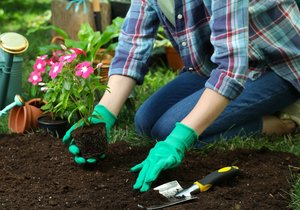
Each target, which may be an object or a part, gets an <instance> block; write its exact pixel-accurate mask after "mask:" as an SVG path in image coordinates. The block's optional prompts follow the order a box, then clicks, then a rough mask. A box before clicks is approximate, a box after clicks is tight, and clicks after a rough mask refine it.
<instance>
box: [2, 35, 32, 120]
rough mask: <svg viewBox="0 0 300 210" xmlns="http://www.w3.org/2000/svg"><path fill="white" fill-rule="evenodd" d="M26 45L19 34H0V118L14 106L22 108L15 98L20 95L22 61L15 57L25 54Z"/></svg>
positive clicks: (19, 101) (21, 100)
mask: <svg viewBox="0 0 300 210" xmlns="http://www.w3.org/2000/svg"><path fill="white" fill-rule="evenodd" d="M28 45H29V44H28V41H27V39H26V38H25V37H24V36H22V35H20V34H17V33H14V32H8V33H3V34H0V116H1V115H3V114H6V113H7V111H9V110H10V109H11V108H13V107H14V106H22V105H23V103H24V101H23V99H22V98H21V97H20V96H19V95H16V96H15V94H16V93H21V88H22V72H21V70H22V68H21V61H22V59H21V58H20V57H17V56H15V55H18V54H21V53H23V52H25V51H26V50H27V48H28ZM14 64H16V65H14ZM15 67H16V68H15ZM8 93H10V94H8ZM8 95H12V96H9V97H8ZM11 102H12V103H11ZM9 103H10V104H9ZM6 105H7V106H6ZM5 106H6V107H5ZM4 107H5V108H4ZM3 108H4V109H3ZM1 109H3V110H1Z"/></svg>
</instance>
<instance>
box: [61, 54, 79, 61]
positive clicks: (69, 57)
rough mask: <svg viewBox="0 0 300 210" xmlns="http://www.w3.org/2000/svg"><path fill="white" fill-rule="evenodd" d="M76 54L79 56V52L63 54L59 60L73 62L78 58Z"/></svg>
mask: <svg viewBox="0 0 300 210" xmlns="http://www.w3.org/2000/svg"><path fill="white" fill-rule="evenodd" d="M76 56H77V54H75V53H73V54H69V55H63V56H61V57H60V58H59V61H60V62H67V63H71V62H72V61H73V60H74V59H75V58H76Z"/></svg>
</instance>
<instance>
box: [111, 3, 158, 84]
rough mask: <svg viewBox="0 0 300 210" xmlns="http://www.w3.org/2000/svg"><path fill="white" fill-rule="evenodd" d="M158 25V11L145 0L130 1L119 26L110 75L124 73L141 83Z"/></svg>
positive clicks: (146, 70)
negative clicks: (121, 24)
mask: <svg viewBox="0 0 300 210" xmlns="http://www.w3.org/2000/svg"><path fill="white" fill-rule="evenodd" d="M158 26H159V20H158V17H157V14H156V12H155V10H154V9H153V8H152V6H151V5H150V4H149V2H148V1H146V0H142V1H141V0H134V1H132V3H131V6H130V8H129V11H128V13H127V15H126V17H125V20H124V23H123V26H122V29H121V33H120V36H119V42H118V46H117V48H116V53H115V57H114V59H113V61H112V64H111V66H110V70H109V76H111V75H115V74H118V75H124V76H128V77H131V78H133V79H135V80H136V81H137V84H142V83H143V81H144V77H145V74H146V73H147V72H148V60H149V57H150V55H151V51H152V48H153V43H154V41H155V36H156V33H157V29H158Z"/></svg>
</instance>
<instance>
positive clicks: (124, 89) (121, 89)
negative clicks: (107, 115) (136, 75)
mask: <svg viewBox="0 0 300 210" xmlns="http://www.w3.org/2000/svg"><path fill="white" fill-rule="evenodd" d="M135 84H136V82H135V80H133V79H132V78H130V77H126V76H121V75H112V76H110V77H109V80H108V84H107V86H108V87H109V89H108V90H107V91H105V93H104V95H103V97H102V98H101V100H100V102H99V104H102V105H104V106H105V107H106V108H107V109H108V110H109V111H111V112H112V113H113V114H114V115H116V116H117V115H118V114H119V112H120V110H121V108H122V106H123V104H124V103H125V101H126V100H127V98H128V96H129V95H130V93H131V91H132V90H133V88H134V86H135Z"/></svg>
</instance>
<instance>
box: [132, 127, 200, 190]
mask: <svg viewBox="0 0 300 210" xmlns="http://www.w3.org/2000/svg"><path fill="white" fill-rule="evenodd" d="M197 138H198V136H197V133H196V132H195V130H193V129H192V128H190V127H188V126H186V125H184V124H182V123H176V127H175V128H174V129H173V131H172V132H171V133H170V135H169V136H168V137H167V138H166V139H165V140H164V141H160V142H158V143H156V145H155V146H154V147H153V148H152V149H151V150H150V152H149V155H148V157H147V158H146V159H145V160H144V161H143V162H142V163H140V164H138V165H136V166H134V167H132V168H131V171H132V172H138V171H139V175H138V178H137V180H136V183H135V184H134V186H133V188H134V189H136V190H138V189H139V190H140V191H141V192H146V191H148V190H149V189H150V187H151V184H152V182H154V181H155V180H156V179H157V177H158V175H159V174H160V172H161V171H162V170H166V169H170V168H174V167H177V166H178V165H179V164H180V163H181V161H182V159H183V157H184V153H185V151H186V150H187V149H189V148H190V147H191V145H192V144H193V142H194V141H195V140H196V139H197Z"/></svg>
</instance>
